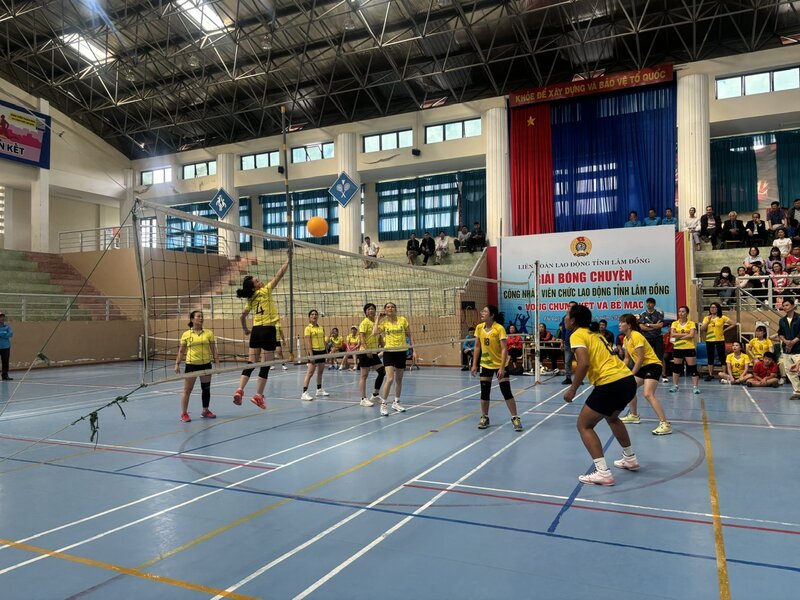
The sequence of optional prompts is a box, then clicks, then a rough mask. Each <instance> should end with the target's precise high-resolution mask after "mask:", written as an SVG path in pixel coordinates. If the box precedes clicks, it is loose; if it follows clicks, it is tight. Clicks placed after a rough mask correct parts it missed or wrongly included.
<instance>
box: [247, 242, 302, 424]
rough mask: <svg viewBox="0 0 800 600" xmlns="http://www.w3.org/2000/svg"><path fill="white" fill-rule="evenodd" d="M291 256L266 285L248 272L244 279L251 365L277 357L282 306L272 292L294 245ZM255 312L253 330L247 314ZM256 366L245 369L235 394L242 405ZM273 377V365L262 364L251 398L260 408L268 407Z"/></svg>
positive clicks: (282, 274)
mask: <svg viewBox="0 0 800 600" xmlns="http://www.w3.org/2000/svg"><path fill="white" fill-rule="evenodd" d="M289 255H290V256H289V257H288V258H287V259H286V262H285V263H283V265H282V266H281V268H280V269H278V272H277V273H275V276H274V277H273V278H272V279H271V280H270V281H269V283H267V284H266V285H265V284H264V283H263V282H262V281H261V280H260V279H257V278H256V277H253V276H252V275H248V276H247V277H245V278H244V280H242V287H241V288H240V289H238V290H236V296H237V297H238V298H246V299H247V304H246V305H245V309H244V310H243V311H242V315H241V317H240V319H241V321H242V331H243V332H244V334H245V336H248V335H249V336H250V352H249V355H248V358H247V362H248V364H252V363H257V362H262V361H263V362H269V361H271V360H274V358H275V348H276V347H277V342H278V332H277V330H276V324H277V323H279V321H280V318H279V317H278V309H277V307H276V306H275V300H274V298H273V297H272V291H273V290H274V289H275V287H276V286H277V285H278V283H280V281H281V279H282V278H283V276H284V274H285V273H286V271H287V270H288V269H289V258H291V248H290V249H289ZM251 312H252V313H253V329H252V331H251V330H250V329H248V328H247V315H248V314H250V313H251ZM254 370H255V369H254V367H248V368H246V369H245V370H243V371H242V376H241V377H240V379H239V387H238V388H237V390H236V391H235V392H234V393H233V403H234V404H236V405H240V404H241V403H242V398H243V397H244V388H245V386H246V385H247V382H248V381H250V376H251V375H252V374H253V371H254ZM268 377H269V367H268V366H267V367H261V368H260V369H259V370H258V382H257V383H256V393H255V395H254V396H253V398H252V399H251V400H250V401H251V402H252V403H253V404H255V405H256V406H257V407H258V408H260V409H265V408H267V404H266V402H264V388H265V387H266V386H267V378H268Z"/></svg>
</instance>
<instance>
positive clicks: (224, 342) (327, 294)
mask: <svg viewBox="0 0 800 600" xmlns="http://www.w3.org/2000/svg"><path fill="white" fill-rule="evenodd" d="M134 212H135V221H136V222H138V223H139V224H140V225H139V226H138V227H137V231H138V233H137V253H138V257H139V270H140V277H141V283H142V289H143V296H144V311H145V318H144V329H145V332H144V335H143V337H142V340H141V344H140V354H141V358H142V359H144V362H145V365H144V370H143V383H145V384H147V383H155V382H159V381H169V380H173V379H178V378H181V377H183V375H180V374H176V373H175V360H176V356H177V355H178V351H179V347H180V338H181V335H182V334H183V333H184V332H185V331H187V330H188V329H189V315H190V313H191V312H192V311H195V310H201V311H203V316H204V326H203V327H204V329H209V330H211V331H212V332H213V334H214V336H215V338H216V342H217V348H218V352H219V356H220V359H221V366H220V368H219V369H218V370H217V369H215V372H226V371H229V372H234V371H237V370H239V369H241V368H243V366H244V365H245V364H246V363H247V358H248V346H249V338H248V337H247V336H246V335H245V334H244V332H243V328H242V323H241V320H240V317H241V315H242V312H243V310H244V309H245V306H246V301H245V300H244V299H242V298H239V297H237V295H236V291H237V289H239V288H241V287H242V281H243V279H244V278H245V277H246V276H248V275H250V276H253V277H254V278H257V279H259V280H261V281H263V282H264V283H267V282H269V281H270V280H272V279H273V277H274V276H275V274H276V273H277V272H278V271H279V269H280V268H281V267H282V265H284V263H286V262H287V261H288V263H289V267H288V270H287V272H286V274H285V275H284V276H283V278H282V279H281V281H280V282H279V283H278V284H277V285H276V287H275V289H273V290H272V296H273V298H274V300H275V304H276V307H277V311H278V314H279V316H280V323H279V324H280V328H279V330H280V337H281V338H282V339H281V350H282V355H281V354H278V355H277V356H276V358H275V360H273V361H270V362H262V363H254V365H253V366H271V365H275V364H280V363H281V362H288V361H297V362H300V361H304V360H305V359H306V358H307V355H308V351H307V348H306V343H305V336H304V331H305V327H306V325H308V323H309V320H308V313H309V311H311V310H316V311H318V313H319V325H321V326H322V327H323V329H324V331H325V337H326V339H327V340H329V341H331V342H332V343H331V344H328V345H326V350H327V354H326V356H325V358H327V359H330V360H338V359H340V358H341V357H343V356H344V355H345V354H350V355H358V354H359V353H362V352H363V351H361V350H358V349H352V345H351V346H350V347H349V348H348V335H350V334H351V333H352V332H353V330H352V327H353V326H355V327H358V326H359V324H360V323H361V321H362V319H364V306H365V305H366V304H368V303H372V304H375V305H376V306H377V307H378V312H380V311H381V309H382V308H383V306H384V305H385V304H386V303H388V302H392V303H395V304H396V305H397V312H398V314H399V315H402V316H404V317H406V318H407V319H408V321H409V329H410V331H411V334H412V340H413V345H414V348H415V349H416V351H417V354H418V356H419V360H420V363H421V364H423V365H425V364H455V365H457V364H458V357H459V356H460V352H461V344H462V342H463V341H464V338H465V336H466V333H467V330H468V328H469V327H470V326H474V325H475V324H477V323H478V322H479V321H480V316H479V311H480V309H481V308H482V307H483V306H484V305H486V304H487V303H488V298H490V297H492V296H493V294H494V292H493V291H492V290H493V289H499V284H500V283H501V282H500V281H499V280H497V279H492V278H489V277H486V264H485V259H484V258H480V256H481V255H479V254H475V255H469V254H467V253H463V255H456V254H455V253H454V249H453V247H452V242H451V244H450V248H449V252H448V254H447V255H445V256H444V257H443V258H442V260H441V263H442V264H435V262H437V261H436V256H432V257H430V259H429V260H428V265H427V266H422V265H421V262H422V261H421V257H419V258H418V259H417V260H416V264H409V260H408V258H407V256H406V252H405V242H404V241H403V242H399V243H397V242H396V243H395V245H394V246H393V247H391V248H383V249H382V250H381V251H380V252H379V254H378V256H376V257H367V256H363V255H359V254H353V253H349V252H344V251H341V250H338V249H337V248H334V247H331V246H330V245H321V244H319V243H315V242H314V241H313V239H314V238H310V240H312V241H308V240H297V239H293V240H289V239H288V238H287V237H281V236H276V235H271V234H268V233H265V232H263V231H257V230H254V229H250V228H245V227H241V226H239V225H235V224H231V223H228V222H227V221H219V220H216V219H209V218H205V217H202V216H198V215H195V214H191V213H186V212H183V211H180V210H176V209H172V208H168V207H163V206H160V205H157V204H153V203H148V202H144V201H138V202H137V206H136V207H135V209H134ZM143 217H144V218H147V219H148V227H149V228H150V229H149V231H148V235H147V236H142V235H141V220H142V218H143ZM152 223H155V225H152ZM298 226H303V227H304V226H305V223H303V224H299V225H298ZM153 227H155V230H154V229H153ZM334 233H335V232H334ZM154 240H155V241H156V242H157V243H153V242H154ZM148 246H156V247H148ZM290 246H291V251H289V247H290ZM502 283H504V284H506V285H517V286H521V287H528V286H529V285H531V282H529V281H527V280H525V281H519V282H502ZM534 311H535V308H534V309H532V313H533V312H534ZM252 316H253V315H249V316H248V321H247V323H248V328H251V327H252V320H251V319H252ZM534 322H535V320H534ZM331 338H333V339H332V340H331ZM351 339H352V338H351ZM340 340H341V341H340Z"/></svg>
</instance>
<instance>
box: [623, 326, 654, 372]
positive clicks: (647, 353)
mask: <svg viewBox="0 0 800 600" xmlns="http://www.w3.org/2000/svg"><path fill="white" fill-rule="evenodd" d="M623 344H624V345H625V351H626V352H627V353H628V357H629V358H630V359H631V361H633V362H634V363H636V349H637V348H644V360H642V366H645V365H660V364H661V361H660V360H658V355H657V354H656V353H655V350H653V347H652V346H651V345H650V343H649V342H648V341H647V340H646V339H645V337H644V336H643V335H642V334H641V333H639V332H638V331H631V334H630V336H625V341H624V342H623Z"/></svg>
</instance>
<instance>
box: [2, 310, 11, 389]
mask: <svg viewBox="0 0 800 600" xmlns="http://www.w3.org/2000/svg"><path fill="white" fill-rule="evenodd" d="M12 337H14V332H13V331H12V329H11V325H9V324H8V323H6V313H4V312H1V311H0V360H1V361H2V365H3V372H2V376H3V381H11V380H12V379H13V377H9V376H8V363H9V360H10V358H11V338H12Z"/></svg>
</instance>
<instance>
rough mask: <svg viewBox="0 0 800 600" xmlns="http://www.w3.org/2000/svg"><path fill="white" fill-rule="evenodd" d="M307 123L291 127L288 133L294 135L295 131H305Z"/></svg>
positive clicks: (287, 130)
mask: <svg viewBox="0 0 800 600" xmlns="http://www.w3.org/2000/svg"><path fill="white" fill-rule="evenodd" d="M306 125H307V123H296V124H294V125H289V127H288V128H287V129H286V132H287V133H293V132H295V131H300V130H301V129H305V127H306Z"/></svg>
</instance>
